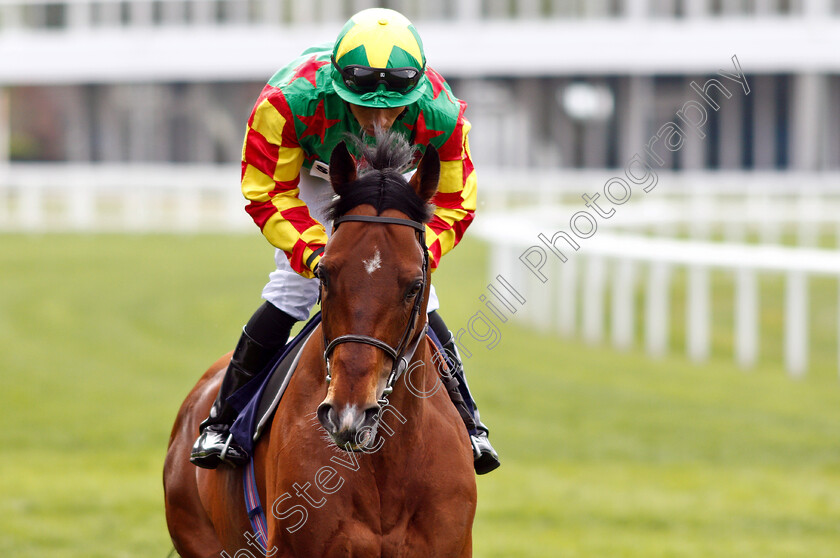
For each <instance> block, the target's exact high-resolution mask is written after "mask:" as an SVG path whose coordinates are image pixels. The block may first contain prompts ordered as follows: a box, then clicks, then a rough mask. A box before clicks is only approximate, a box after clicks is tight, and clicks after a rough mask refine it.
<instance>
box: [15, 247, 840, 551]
mask: <svg viewBox="0 0 840 558" xmlns="http://www.w3.org/2000/svg"><path fill="white" fill-rule="evenodd" d="M271 256H272V252H271V250H270V248H269V247H268V246H267V245H266V244H265V243H264V241H262V240H260V239H259V238H258V237H254V236H253V235H249V236H242V237H238V236H234V237H223V236H107V235H103V236H83V235H78V236H73V235H71V236H58V235H55V236H53V235H47V236H18V235H3V236H0V350H2V353H0V354H2V359H3V360H2V364H0V417H2V423H3V425H4V427H5V428H4V429H3V432H4V434H5V442H6V443H5V444H4V456H3V459H2V460H0V553H2V554H3V555H5V556H15V557H38V558H41V557H62V558H64V557H80V558H81V557H85V558H90V557H100V556H101V557H106V556H107V557H115V556H126V557H136V556H151V557H161V558H162V557H164V556H166V555H167V553H168V551H169V549H170V543H169V540H168V534H167V531H166V525H165V521H164V518H163V505H162V486H161V480H160V478H161V467H162V461H163V455H164V452H165V447H166V442H167V439H168V435H169V429H170V426H171V423H172V420H173V418H174V416H175V413H176V411H177V408H178V406H179V404H180V402H181V400H182V399H183V397H184V396H185V394H186V393H187V391H188V390H189V389H190V387H191V386H192V385H193V384H194V382H195V381H196V379H197V378H198V377H199V375H200V374H201V373H202V372H203V371H204V369H205V368H206V367H207V366H208V365H209V364H210V363H212V361H213V360H215V359H216V358H217V357H218V356H219V355H221V354H222V353H224V352H226V351H227V350H229V349H230V348H231V345H232V344H233V343H234V342H235V341H236V338H237V336H238V331H239V329H240V327H241V325H242V323H244V322H245V321H246V320H247V318H248V317H249V316H250V314H251V312H252V311H253V310H254V309H255V308H256V306H257V305H258V304H259V303H260V300H259V293H260V289H261V287H262V284H263V282H264V280H265V278H266V274H267V273H268V272H269V271H270V267H271V264H272V259H271ZM485 266H486V253H485V250H484V248H483V246H482V245H480V244H478V243H476V242H466V243H465V244H464V246H463V247H459V248H458V250H456V252H455V253H454V254H452V255H451V256H448V257H447V258H446V260H445V262H444V266H443V268H442V269H441V270H440V271H439V272H436V274H435V282H436V284H437V285H438V290H439V292H440V295H441V298H442V300H443V303H444V316H445V317H446V318H447V321H448V322H449V325H450V327H452V328H454V329H458V328H460V327H463V326H464V324H465V323H466V320H467V318H468V317H469V316H470V315H472V314H473V313H474V312H476V311H477V310H480V309H482V308H483V306H482V304H481V303H480V302H479V301H478V296H479V295H480V294H482V293H483V292H484V288H485V285H486V278H485V272H484V270H485ZM720 281H723V282H722V283H721V286H720V288H719V289H717V288H716V297H715V304H716V308H719V309H720V311H716V313H715V316H716V318H715V320H716V321H715V323H716V327H718V328H727V327H730V328H731V324H729V325H727V320H726V318H725V316H726V310H727V308H731V293H730V294H729V295H727V294H726V289H727V287H726V283H725V282H726V279H725V278H724V279H720ZM715 285H716V286H718V283H717V282H716V283H715ZM679 288H681V287H680V286H679V283H677V284H675V289H679ZM764 289H765V286H764V285H763V291H762V292H763V293H764ZM780 289H781V287H780V284H778V282H776V283H774V282H772V281H771V282H770V283H768V284H767V285H766V291H767V294H768V297H769V299H770V300H776V298H778V296H777V295H778V293H779V292H781V291H780ZM815 293H816V294H815V297H814V298H815V300H814V301H812V308H813V309H814V314H815V316H814V317H815V319H816V320H817V321H818V323H822V321H824V320H825V319H828V318H824V317H821V316H822V314H820V312H821V311H822V310H821V309H822V308H823V307H827V308H829V310H828V311H830V312H834V310H833V304H834V300H835V299H836V286H830V285H824V286H820V285H816V286H815ZM727 297H729V298H727ZM532 302H534V301H529V304H530V303H532ZM778 308H779V309H780V308H781V303H779V304H778ZM779 311H780V310H779ZM675 312H678V310H675ZM774 316H775V318H774ZM763 319H764V320H765V321H768V322H769V323H770V324H771V328H772V327H775V326H774V325H773V324H776V326H777V325H778V323H779V318H778V315H777V312H775V311H774V310H772V308H771V309H770V310H768V311H766V315H765V314H763ZM832 319H834V318H832ZM774 320H775V321H774ZM730 321H731V320H730ZM672 323H673V328H674V331H673V332H672V340H674V341H673V343H674V345H675V348H676V349H679V346H680V345H679V344H680V341H678V339H680V336H682V335H684V333H682V330H681V328H682V325H681V323H680V322H679V320H672ZM815 327H821V326H815ZM834 327H835V326H834V325H831V326H830V327H829V328H828V329H830V330H831V331H834V330H833V329H832V328H834ZM774 331H775V330H774ZM501 333H502V337H501V341H500V344H499V346H498V347H496V348H495V349H493V350H492V351H488V350H485V349H482V348H481V347H480V346H478V345H477V344H473V345H471V348H472V349H473V353H474V356H473V357H472V358H470V359H468V360H467V363H466V364H467V368H468V374H469V378H470V382H471V385H472V388H473V391H474V392H475V394H476V397H477V398H478V400H479V403H480V405H481V408H482V418H484V419H485V422H487V423H488V425H489V426H490V427H491V429H492V432H493V434H492V437H493V440H494V443H495V445H496V447H497V449H499V451H500V453H501V455H502V459H503V462H504V465H503V467H502V468H501V469H499V470H498V471H496V472H494V473H492V474H491V475H488V476H486V477H480V478H479V479H478V485H479V508H478V515H477V517H476V524H475V555H476V556H477V557H481V558H489V557H511V556H515V557H520V556H521V557H531V556H533V557H553V556H563V557H592V558H601V557H604V558H614V557H638V558H651V557H686V558H688V557H696V558H709V557H715V558H724V557H741V556H743V557H761V558H765V557H779V558H782V557H784V558H789V557H802V558H806V557H807V558H818V557H832V558H833V557H836V556H837V553H838V548H840V527H839V526H840V435H838V432H840V426H838V425H840V383H839V382H838V380H837V374H836V368H835V366H836V356H834V351H835V350H836V347H835V343H836V341H834V340H835V339H836V336H835V335H834V334H833V333H831V334H826V335H822V336H820V335H816V336H815V337H814V340H813V345H814V347H813V349H814V354H815V356H814V358H813V359H812V363H813V366H812V367H813V368H814V370H813V371H812V372H811V373H809V375H808V376H807V377H806V378H804V379H802V380H799V381H794V380H791V379H789V378H788V377H787V376H786V374H785V373H784V371H783V369H782V366H781V363H780V362H779V355H780V354H781V353H780V351H779V350H778V347H776V346H775V345H778V342H777V341H773V340H774V339H780V337H779V335H777V334H773V335H769V336H767V338H766V339H763V342H764V343H766V344H767V347H766V348H767V350H766V351H764V353H766V354H765V356H764V357H763V358H762V360H761V361H760V363H759V367H758V368H757V369H756V370H754V371H751V372H746V373H745V372H743V371H741V370H739V369H737V368H736V367H735V366H734V365H733V364H732V363H731V361H732V359H731V356H729V355H730V354H731V348H728V347H727V345H726V343H727V342H726V341H725V340H724V338H725V337H726V336H725V335H723V334H721V333H718V334H717V335H716V337H715V341H714V342H713V348H714V355H713V359H712V360H711V361H710V362H709V363H708V364H706V365H702V366H695V365H691V364H689V363H687V362H686V361H685V359H683V358H681V357H680V356H678V355H679V352H678V351H675V353H674V354H675V356H672V357H669V358H666V359H662V360H658V361H651V360H648V359H647V358H646V357H645V356H644V355H643V354H642V353H641V352H640V351H629V352H626V353H618V352H615V351H613V350H611V349H608V348H606V347H603V346H587V345H585V344H583V343H581V342H577V341H574V340H568V341H561V340H558V339H556V338H553V337H549V336H540V335H536V334H534V333H532V332H529V331H528V330H527V329H524V328H522V327H519V326H516V325H514V324H512V323H510V322H509V323H508V324H505V325H503V326H502V329H501ZM774 335H775V337H774ZM773 350H775V351H776V352H775V353H773Z"/></svg>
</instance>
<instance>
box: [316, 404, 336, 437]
mask: <svg viewBox="0 0 840 558" xmlns="http://www.w3.org/2000/svg"><path fill="white" fill-rule="evenodd" d="M317 414H318V422H320V423H321V426H323V427H324V428H325V429H326V430H327V432H330V433H333V432H335V431H336V430H338V414H337V413H336V412H335V409H334V408H333V406H332V405H330V404H329V403H321V404H320V405H318V413H317Z"/></svg>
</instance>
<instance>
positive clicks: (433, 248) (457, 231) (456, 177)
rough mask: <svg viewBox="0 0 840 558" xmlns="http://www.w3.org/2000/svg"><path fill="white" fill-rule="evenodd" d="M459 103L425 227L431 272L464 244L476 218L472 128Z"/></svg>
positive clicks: (462, 103) (442, 155) (443, 151)
mask: <svg viewBox="0 0 840 558" xmlns="http://www.w3.org/2000/svg"><path fill="white" fill-rule="evenodd" d="M460 103H461V111H460V114H459V116H458V123H457V124H456V126H455V129H454V130H453V132H452V135H451V136H450V137H449V139H447V140H446V142H445V143H444V144H443V145H442V146H441V148H440V149H439V150H438V153H439V155H440V183H439V186H438V192H437V194H435V197H434V198H432V203H433V204H434V206H435V211H434V215H433V217H432V220H431V221H430V222H429V224H428V225H426V244H427V245H428V246H429V255H430V258H429V260H430V261H429V263H430V265H431V267H432V270H434V269H436V268H437V266H438V264H439V263H440V259H441V257H442V256H443V255H444V254H446V253H447V252H449V251H450V250H452V249H453V248H454V247H455V246H456V245H457V244H458V242H460V241H461V238H462V237H463V236H464V232H465V231H466V230H467V227H469V226H470V223H472V220H473V218H474V217H475V207H476V176H475V169H474V168H473V163H472V159H471V158H470V144H469V139H468V138H467V134H468V133H469V131H470V128H471V125H470V123H469V121H468V120H467V119H466V118H464V110H465V109H466V107H467V105H466V103H464V102H463V101H460Z"/></svg>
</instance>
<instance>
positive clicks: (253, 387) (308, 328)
mask: <svg viewBox="0 0 840 558" xmlns="http://www.w3.org/2000/svg"><path fill="white" fill-rule="evenodd" d="M320 323H321V313H320V312H318V313H317V314H315V315H314V316H313V317H312V318H310V320H309V321H308V322H307V323H306V325H304V326H303V329H301V330H300V333H298V334H297V335H296V336H295V337H294V338H292V339H291V340H290V341H289V342H288V343H286V346H285V347H283V348H282V349H281V350H280V351H279V352H278V353H277V356H276V357H275V358H273V359H272V360H271V362H270V363H269V364H268V365H267V366H266V367H265V368H264V369H263V370H261V371H260V372H259V373H258V374H257V375H256V376H254V377H253V378H251V381H249V382H248V383H247V384H245V385H244V386H242V387H241V388H239V389H238V390H236V392H234V393H233V394H232V395H231V396H230V397H228V399H227V401H228V403H229V404H230V405H231V406H232V407H233V408H234V409H236V410H237V412H238V413H239V415H238V416H237V418H236V420H235V421H234V422H233V426H231V429H230V432H231V434H233V438H234V440H236V441H237V443H239V445H241V446H242V448H243V449H244V450H245V451H247V452H248V453H249V454H253V452H254V444H255V443H256V440H255V438H254V433H255V432H256V430H257V423H258V422H259V420H260V414H261V413H260V412H259V411H260V402H261V401H262V399H263V398H264V397H266V396H269V397H272V396H273V395H274V394H266V389H267V387H268V386H269V382H270V380H271V379H272V377H273V375H274V374H275V372H276V371H277V370H278V369H280V370H285V369H286V367H284V366H280V365H281V363H284V361H285V360H286V359H287V357H289V355H291V354H292V353H294V352H295V349H296V348H298V345H300V344H301V343H303V342H304V341H305V340H306V339H307V338H308V337H309V335H310V334H311V333H312V331H313V330H314V329H315V328H316V327H317V326H318V324H320ZM292 372H294V371H293V370H290V371H289V372H288V373H289V374H291V373H292Z"/></svg>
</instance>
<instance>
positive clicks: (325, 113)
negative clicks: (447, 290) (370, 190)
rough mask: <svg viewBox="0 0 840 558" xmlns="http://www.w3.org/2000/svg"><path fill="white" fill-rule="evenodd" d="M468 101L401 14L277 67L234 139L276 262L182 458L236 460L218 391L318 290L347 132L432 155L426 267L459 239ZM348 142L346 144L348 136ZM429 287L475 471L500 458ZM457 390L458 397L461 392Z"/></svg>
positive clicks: (254, 369) (361, 25) (469, 176)
mask: <svg viewBox="0 0 840 558" xmlns="http://www.w3.org/2000/svg"><path fill="white" fill-rule="evenodd" d="M466 107H467V104H466V103H465V102H464V101H461V100H459V99H457V98H456V97H455V96H454V95H453V94H452V90H451V89H450V87H449V85H448V84H447V83H446V81H444V79H443V78H442V77H441V76H440V74H438V73H437V72H436V71H434V70H433V69H432V68H429V67H427V66H426V57H425V55H424V54H423V43H422V42H421V40H420V37H419V35H418V34H417V31H416V30H415V29H414V26H413V25H412V24H411V22H410V21H408V19H406V18H405V17H404V16H403V15H401V14H399V13H397V12H395V11H393V10H387V9H380V8H374V9H368V10H364V11H362V12H359V13H358V14H356V15H354V16H353V17H352V18H350V20H349V21H348V22H347V23H346V24H345V25H344V28H343V29H342V30H341V32H340V34H339V35H338V38H337V39H336V41H335V43H334V44H327V45H320V46H317V47H313V48H310V49H308V50H306V51H304V52H303V53H302V54H301V56H300V57H299V58H298V59H296V60H294V61H293V62H292V63H291V64H289V65H288V66H286V67H284V68H282V69H281V70H280V71H278V72H277V73H276V74H275V75H274V76H273V77H272V78H271V79H270V80H269V82H268V84H267V85H266V86H265V88H264V89H263V91H262V93H261V95H260V96H259V98H258V99H257V102H256V104H255V106H254V109H253V111H252V113H251V116H250V118H249V120H248V128H247V132H246V136H245V142H244V146H243V149H242V192H243V194H244V196H245V197H246V198H247V199H248V200H249V202H250V203H249V204H248V205H247V207H246V210H247V211H248V213H249V214H250V215H251V217H252V218H253V219H254V222H255V223H256V224H257V225H258V226H259V227H260V229H261V230H262V232H263V234H264V235H265V237H266V239H268V241H269V242H270V243H271V244H272V245H274V246H275V247H276V248H277V250H276V251H275V263H276V265H277V269H276V270H275V271H273V272H271V274H270V275H269V282H268V284H267V285H266V286H265V288H264V289H263V292H262V297H263V298H264V299H265V302H264V303H263V304H262V306H260V307H259V308H258V309H257V311H256V312H255V313H254V315H253V316H252V317H251V319H250V320H249V321H248V323H247V324H246V325H245V327H244V328H243V330H242V336H241V338H240V339H239V342H238V343H237V345H236V348H235V350H234V351H233V356H232V358H231V361H230V364H229V365H228V368H227V372H226V374H225V377H224V380H223V381H222V385H221V388H220V389H219V394H218V396H217V398H216V401H215V402H214V403H213V407H212V408H211V409H210V416H209V417H208V418H207V419H206V420H205V421H204V422H202V423H201V426H200V429H201V435H200V436H199V438H198V440H196V442H195V445H194V446H193V449H192V453H191V456H190V461H192V462H193V463H194V464H195V465H197V466H199V467H204V468H215V467H217V466H218V464H219V463H220V462H221V461H222V460H224V461H225V462H226V463H228V464H230V465H234V466H236V465H239V464H242V463H244V462H247V460H248V455H247V454H246V453H245V451H244V450H243V449H242V448H241V447H240V446H239V445H238V444H237V443H236V441H235V440H234V439H233V437H232V435H230V434H229V429H230V426H231V424H232V422H233V421H234V419H235V418H236V412H235V411H234V410H233V409H232V408H231V406H230V405H228V404H227V401H226V400H227V398H228V396H230V395H231V394H232V393H234V392H235V391H236V390H237V389H239V388H240V387H241V386H243V385H244V384H245V383H247V382H248V380H250V379H251V378H252V377H253V376H254V375H255V374H257V373H258V372H260V371H261V370H262V369H263V368H264V367H265V366H266V365H267V364H268V363H269V361H270V360H271V359H272V357H274V356H275V355H276V353H277V351H278V350H279V349H281V348H282V347H283V346H284V345H285V344H286V342H287V340H288V337H289V334H290V332H291V329H292V326H293V325H294V324H295V323H296V322H298V321H300V320H305V319H307V318H308V317H309V312H310V310H311V308H312V307H313V306H314V305H315V303H316V301H317V300H318V291H319V282H318V280H317V279H316V278H315V276H314V270H315V268H316V267H317V265H318V262H319V260H320V259H321V255H322V254H323V252H324V246H325V245H326V243H327V237H328V234H329V233H330V228H331V227H330V224H329V223H327V222H326V219H324V218H323V215H322V211H323V209H324V208H325V207H326V205H327V203H328V202H329V201H330V199H331V197H332V195H333V194H332V189H331V187H330V185H329V182H328V180H329V173H328V170H329V167H328V166H327V163H326V162H328V161H329V160H330V154H331V153H332V150H333V148H334V147H335V146H336V145H337V144H338V143H339V142H341V141H342V140H344V139H346V137H347V135H348V134H352V135H355V136H357V137H358V136H365V137H372V136H373V135H374V133H375V131H376V130H378V129H390V130H393V131H397V132H399V133H400V134H402V135H403V136H404V137H405V138H406V139H407V140H408V141H409V143H410V144H411V145H413V146H415V147H416V148H417V150H418V156H417V159H416V160H415V163H416V162H417V160H419V156H420V154H422V152H425V149H426V147H427V146H429V145H433V146H434V147H435V148H436V149H437V150H438V153H439V155H440V159H441V164H440V185H439V190H438V193H437V194H436V195H435V197H434V198H433V199H432V203H433V204H434V206H435V208H434V216H433V218H432V220H431V221H430V222H429V223H428V224H427V225H426V243H427V245H428V250H429V263H430V266H431V269H432V270H434V269H435V268H437V266H438V264H439V263H440V259H441V256H443V255H444V254H445V253H447V252H449V251H450V250H451V249H452V248H454V247H455V245H456V244H457V243H458V242H459V241H460V239H461V237H462V236H463V234H464V231H465V230H466V228H467V227H468V226H469V224H470V222H471V221H472V219H473V216H474V212H475V207H476V176H475V172H474V171H473V164H472V161H471V159H470V150H469V143H468V141H467V133H468V132H469V130H470V123H469V122H468V121H467V119H466V118H464V110H465V109H466ZM349 147H350V148H351V149H352V145H349ZM438 308H439V303H438V299H437V296H436V294H435V291H434V286H432V288H431V291H430V294H429V302H428V312H429V315H428V319H429V325H430V327H431V328H432V330H433V331H434V332H435V334H436V335H437V337H438V338H439V339H440V341H441V342H442V343H443V346H444V349H445V350H446V353H447V355H448V356H449V357H451V360H452V361H453V363H452V364H453V367H452V368H453V371H454V376H455V378H457V386H455V385H454V382H450V383H451V384H452V385H450V386H448V387H449V389H448V391H449V392H450V397H452V399H453V403H455V404H456V406H459V404H460V407H459V410H461V414H462V417H463V418H464V422H465V424H466V425H467V428H468V430H469V431H470V440H471V443H472V446H473V455H474V457H475V468H476V472H477V473H479V474H483V473H487V472H489V471H492V470H493V469H495V468H496V467H498V466H499V460H498V456H497V454H496V451H495V450H494V449H493V446H491V445H490V441H489V440H488V438H487V433H488V431H487V428H486V427H485V426H484V425H483V424H482V423H481V421H480V419H479V414H478V410H477V409H476V406H475V402H474V401H473V398H472V396H471V395H470V392H469V388H468V387H467V383H466V379H465V377H464V370H463V365H462V363H461V359H460V357H459V356H458V350H457V348H456V346H455V341H454V339H453V336H452V333H451V332H450V331H449V329H448V328H447V327H446V324H445V323H444V321H443V319H442V318H441V317H440V315H439V314H438V312H437V310H438ZM462 399H463V401H461V400H462Z"/></svg>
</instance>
